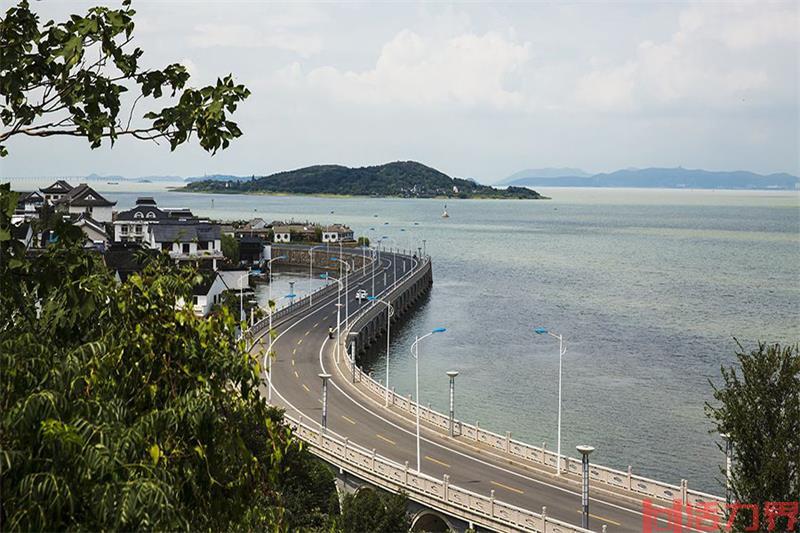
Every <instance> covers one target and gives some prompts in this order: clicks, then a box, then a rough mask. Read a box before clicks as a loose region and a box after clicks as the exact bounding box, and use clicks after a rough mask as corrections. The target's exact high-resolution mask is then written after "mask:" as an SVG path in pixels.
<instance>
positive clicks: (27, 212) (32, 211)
mask: <svg viewBox="0 0 800 533" xmlns="http://www.w3.org/2000/svg"><path fill="white" fill-rule="evenodd" d="M43 205H44V196H42V195H41V194H39V193H38V192H36V191H33V192H29V193H20V195H19V199H18V200H17V208H16V209H15V210H14V219H15V221H20V220H23V221H25V222H27V221H29V220H31V219H34V218H39V210H40V209H41V208H42V206H43Z"/></svg>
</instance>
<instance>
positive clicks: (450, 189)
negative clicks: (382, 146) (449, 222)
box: [183, 161, 543, 200]
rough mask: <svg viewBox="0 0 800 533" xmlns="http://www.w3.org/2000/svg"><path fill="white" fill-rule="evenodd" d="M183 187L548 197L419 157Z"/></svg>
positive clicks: (414, 195) (417, 195) (404, 195)
mask: <svg viewBox="0 0 800 533" xmlns="http://www.w3.org/2000/svg"><path fill="white" fill-rule="evenodd" d="M183 190H185V191H192V192H224V193H281V194H337V195H351V196H395V197H402V198H437V197H447V198H521V199H531V200H535V199H540V198H543V196H541V195H540V194H539V193H537V192H536V191H533V190H530V189H527V188H525V187H508V188H506V189H497V188H494V187H490V186H488V185H480V184H478V183H476V182H475V181H473V180H467V179H460V178H451V177H450V176H448V175H447V174H444V173H443V172H439V171H438V170H436V169H434V168H431V167H428V166H425V165H423V164H421V163H417V162H414V161H397V162H394V163H387V164H385V165H377V166H373V167H359V168H349V167H344V166H340V165H316V166H312V167H306V168H301V169H297V170H290V171H286V172H278V173H277V174H272V175H270V176H263V177H253V178H251V179H249V180H229V181H212V180H204V181H198V182H195V183H190V184H188V185H187V186H186V187H185V188H184V189H183Z"/></svg>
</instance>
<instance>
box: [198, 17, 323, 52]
mask: <svg viewBox="0 0 800 533" xmlns="http://www.w3.org/2000/svg"><path fill="white" fill-rule="evenodd" d="M194 30H195V32H194V34H193V35H192V36H191V37H190V39H189V40H190V42H191V43H192V44H193V45H194V46H197V47H199V48H212V47H228V48H276V49H278V50H286V51H289V52H294V53H296V54H299V55H300V56H303V57H308V56H311V55H313V54H316V53H318V52H319V51H320V50H321V49H322V38H321V37H320V36H319V35H317V34H314V33H308V32H296V31H292V30H287V29H281V28H267V29H261V28H260V29H256V28H254V27H252V26H249V25H247V24H198V25H197V26H195V27H194Z"/></svg>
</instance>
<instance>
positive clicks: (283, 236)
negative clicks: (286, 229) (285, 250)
mask: <svg viewBox="0 0 800 533" xmlns="http://www.w3.org/2000/svg"><path fill="white" fill-rule="evenodd" d="M274 240H275V242H289V241H291V234H290V233H276V234H275V238H274Z"/></svg>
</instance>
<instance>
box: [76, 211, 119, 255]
mask: <svg viewBox="0 0 800 533" xmlns="http://www.w3.org/2000/svg"><path fill="white" fill-rule="evenodd" d="M72 225H73V226H77V227H79V228H80V229H81V231H83V233H84V234H85V235H86V240H87V241H88V242H90V243H91V244H93V245H102V246H103V247H105V245H107V244H108V242H109V241H110V240H111V239H110V238H109V235H108V231H106V225H105V224H103V223H102V222H98V221H97V220H95V219H93V218H92V217H91V216H89V215H88V214H86V213H81V214H80V215H78V217H77V218H76V219H75V220H73V221H72Z"/></svg>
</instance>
